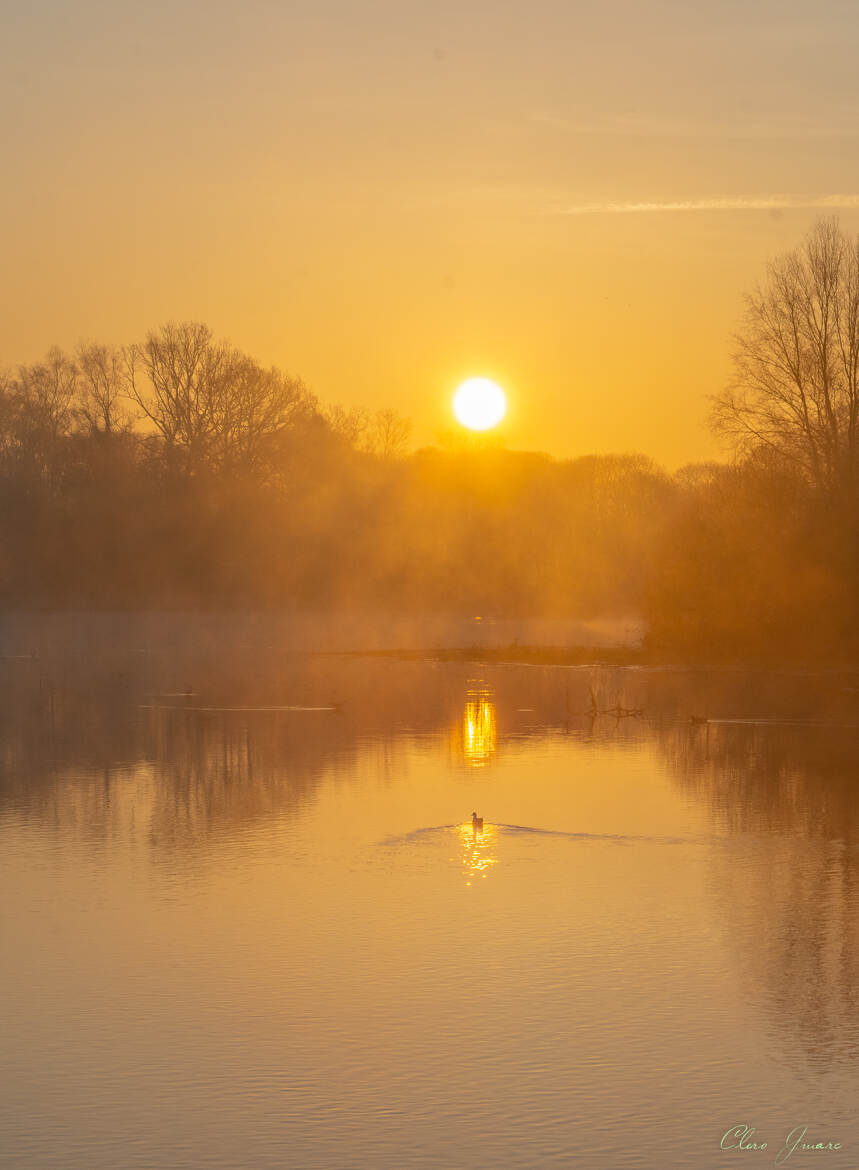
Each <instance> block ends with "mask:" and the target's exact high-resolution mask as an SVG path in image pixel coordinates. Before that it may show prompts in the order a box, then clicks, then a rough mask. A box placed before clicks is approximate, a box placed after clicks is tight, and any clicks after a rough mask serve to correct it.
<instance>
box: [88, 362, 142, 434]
mask: <svg viewBox="0 0 859 1170" xmlns="http://www.w3.org/2000/svg"><path fill="white" fill-rule="evenodd" d="M77 367H78V371H79V377H78V386H77V402H76V406H75V408H74V413H75V415H76V417H77V420H78V424H79V425H80V426H81V427H82V428H83V429H84V430H85V431H88V432H89V433H91V434H103V435H112V434H115V433H116V432H124V431H128V430H129V429H130V427H131V424H132V421H133V420H132V415H131V412H130V411H129V409H128V407H127V406H126V402H127V400H128V397H129V390H130V386H129V378H128V367H127V362H126V355H125V353H124V352H123V350H121V349H116V348H115V347H113V346H108V345H96V344H94V343H90V344H82V345H80V346H79V347H78V350H77Z"/></svg>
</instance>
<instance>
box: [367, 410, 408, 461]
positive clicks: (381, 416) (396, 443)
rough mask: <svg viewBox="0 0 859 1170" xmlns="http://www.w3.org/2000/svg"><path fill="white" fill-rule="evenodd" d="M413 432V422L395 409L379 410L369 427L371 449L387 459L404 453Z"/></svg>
mask: <svg viewBox="0 0 859 1170" xmlns="http://www.w3.org/2000/svg"><path fill="white" fill-rule="evenodd" d="M411 434H412V423H411V420H410V419H408V418H404V417H403V416H402V415H401V414H397V412H396V411H395V410H377V411H376V413H375V414H374V415H373V418H372V420H371V423H370V428H369V439H370V443H371V445H372V446H371V449H372V450H373V451H375V452H377V453H378V454H379V455H382V456H383V457H384V458H386V459H395V458H398V457H399V456H401V455H404V454H405V452H406V448H407V447H408V445H409V439H410V438H411Z"/></svg>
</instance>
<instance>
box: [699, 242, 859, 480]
mask: <svg viewBox="0 0 859 1170" xmlns="http://www.w3.org/2000/svg"><path fill="white" fill-rule="evenodd" d="M735 342H736V346H735V350H734V355H733V357H734V371H735V372H734V379H733V382H732V383H731V385H730V386H729V387H728V389H727V390H725V391H724V392H723V393H722V394H719V395H716V396H715V397H714V399H713V416H712V421H713V425H714V428H715V430H716V431H717V432H718V433H721V434H722V435H723V436H725V437H726V438H727V439H728V440H729V441H731V442H732V443H733V445H734V446H735V448H736V449H738V450H739V451H741V452H748V451H750V450H753V449H755V448H767V449H769V450H771V451H773V452H775V453H777V455H778V456H779V457H780V458H782V459H785V460H787V461H789V462H790V463H791V464H792V465H794V466H795V467H797V468H798V469H800V470H801V471H802V473H803V474H804V475H805V476H806V477H807V479H808V481H809V482H810V483H811V484H813V486H814V487H815V488H816V489H817V490H819V491H820V492H821V493H823V494H825V495H826V496H828V497H830V498H833V499H840V500H845V501H853V500H854V499H855V494H856V489H857V472H859V236H857V237H849V236H848V235H846V234H845V233H844V232H843V231H842V230H841V229H840V228H839V226H838V222H837V220H834V219H825V220H820V221H818V223H817V224H816V225H815V227H814V229H813V230H812V231H811V233H810V234H809V235H808V236H807V238H806V239H805V241H804V243H803V244H802V245H801V246H800V247H799V248H797V249H796V250H795V251H793V252H790V253H788V254H787V255H784V256H781V257H780V258H778V259H777V260H775V261H773V262H772V263H771V264H770V265H769V267H768V270H767V278H766V281H765V282H764V284H763V285H759V286H758V287H757V288H756V289H755V290H754V292H753V293H752V294H751V295H750V296H749V297H747V300H746V314H745V320H744V323H743V327H742V329H741V331H740V332H739V333H738V334H737V336H736V338H735Z"/></svg>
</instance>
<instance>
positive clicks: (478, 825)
mask: <svg viewBox="0 0 859 1170" xmlns="http://www.w3.org/2000/svg"><path fill="white" fill-rule="evenodd" d="M471 828H472V830H473V831H474V832H475V833H482V832H483V817H479V816H478V815H477V813H476V812H473V813H472V814H471Z"/></svg>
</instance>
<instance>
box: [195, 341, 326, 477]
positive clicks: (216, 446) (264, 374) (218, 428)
mask: <svg viewBox="0 0 859 1170" xmlns="http://www.w3.org/2000/svg"><path fill="white" fill-rule="evenodd" d="M314 408H315V399H314V398H313V396H312V395H311V394H310V392H309V391H308V390H307V388H306V387H305V385H304V384H303V382H301V381H299V380H298V379H295V378H289V377H287V376H286V375H285V374H283V373H282V372H281V371H280V370H278V369H276V368H275V367H274V366H272V367H270V368H269V369H264V368H263V367H262V366H259V365H257V363H256V362H255V361H253V360H252V359H251V358H249V357H246V356H245V355H244V354H241V353H238V352H235V351H231V352H230V353H229V354H228V356H227V359H226V361H225V363H224V368H223V370H222V373H221V379H220V387H219V394H218V404H217V409H216V411H215V427H214V443H213V455H214V458H215V460H216V461H217V463H218V464H219V465H220V466H221V467H222V468H225V469H226V468H241V469H243V470H245V471H253V472H257V473H259V472H260V471H262V470H263V469H264V468H265V466H266V465H268V464H270V462H271V460H272V458H274V457H276V448H277V442H278V440H279V439H280V438H281V437H282V436H283V434H284V433H285V432H287V431H289V430H291V429H292V428H293V427H294V426H295V425H296V424H297V423H298V422H299V420H301V419H303V418H305V417H307V416H308V415H309V414H310V413H312V411H313V409H314Z"/></svg>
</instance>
